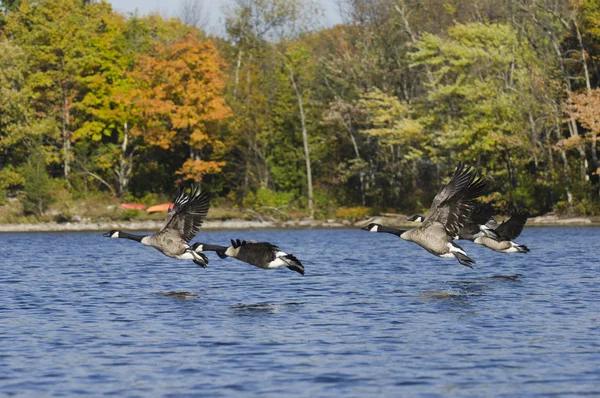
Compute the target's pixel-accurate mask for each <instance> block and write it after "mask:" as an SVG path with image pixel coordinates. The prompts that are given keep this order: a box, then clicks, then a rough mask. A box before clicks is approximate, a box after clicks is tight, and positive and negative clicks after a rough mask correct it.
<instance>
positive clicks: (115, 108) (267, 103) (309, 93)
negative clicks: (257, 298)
mask: <svg viewBox="0 0 600 398" xmlns="http://www.w3.org/2000/svg"><path fill="white" fill-rule="evenodd" d="M0 10H1V11H0V206H1V205H10V206H13V207H14V206H17V205H16V203H19V206H20V207H19V211H20V212H22V213H23V214H24V215H29V216H31V217H36V218H41V217H43V216H44V214H45V213H46V212H47V210H48V208H49V207H50V206H56V205H57V204H58V205H62V206H67V207H68V206H69V204H72V203H74V202H75V201H77V200H85V199H90V198H95V199H96V200H99V201H101V200H104V199H102V198H115V200H118V201H120V202H130V203H133V202H136V203H138V202H139V203H144V204H146V205H151V204H155V203H157V202H160V201H161V200H168V199H169V198H171V197H172V196H173V193H174V192H175V190H176V187H177V186H178V185H179V184H181V183H185V182H190V181H192V180H194V181H199V182H201V183H202V186H203V187H207V188H209V189H210V190H211V191H212V192H213V194H214V198H213V205H214V206H215V207H219V206H223V207H230V208H237V209H248V211H251V212H252V213H253V214H254V213H255V214H268V215H269V216H271V217H284V216H285V217H290V216H291V215H293V216H296V217H307V218H327V217H342V218H343V217H361V216H364V215H367V214H377V213H379V212H385V211H388V212H389V211H392V212H404V213H412V212H422V211H423V210H424V209H425V210H426V209H427V208H428V207H429V204H430V203H431V200H432V198H433V196H434V195H435V193H436V192H437V189H438V188H439V186H440V185H441V184H443V183H445V182H447V180H448V177H449V176H450V175H451V174H452V171H453V170H454V168H455V167H456V165H457V164H458V163H459V162H465V163H467V164H470V165H473V166H475V167H476V168H477V169H478V170H480V171H481V173H482V174H483V175H484V176H485V177H486V178H487V180H488V185H489V189H488V192H487V194H486V195H485V196H484V198H483V200H484V202H486V203H489V204H490V205H492V206H494V207H495V208H496V209H497V210H498V211H503V212H509V211H510V210H511V209H513V208H522V209H526V210H527V211H528V212H529V213H530V214H543V213H546V212H550V211H555V212H557V213H559V214H579V215H600V164H599V160H598V138H599V135H600V112H599V109H600V0H344V1H342V2H341V3H340V11H341V12H342V16H343V21H344V22H343V23H342V24H339V25H336V26H333V27H329V28H323V27H322V24H319V23H318V20H319V17H318V16H319V15H321V10H320V9H319V5H318V3H310V2H307V1H302V0H234V1H233V2H232V4H231V7H229V8H228V9H227V11H226V22H225V29H224V32H226V33H225V34H224V35H221V36H214V35H209V34H207V33H206V32H205V31H204V30H203V29H202V28H200V27H198V24H197V23H196V21H194V18H192V17H193V16H194V15H193V13H190V14H188V15H184V17H183V18H166V17H162V16H160V15H148V16H140V15H137V14H129V15H122V14H120V13H118V12H115V11H114V10H113V9H112V7H111V5H110V4H108V3H106V2H104V1H85V0H37V1H35V0H1V1H0ZM186 16H187V17H189V18H185V17H186Z"/></svg>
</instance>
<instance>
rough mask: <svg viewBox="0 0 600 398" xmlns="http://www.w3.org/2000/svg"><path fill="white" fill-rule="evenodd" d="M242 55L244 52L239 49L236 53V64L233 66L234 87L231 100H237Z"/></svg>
mask: <svg viewBox="0 0 600 398" xmlns="http://www.w3.org/2000/svg"><path fill="white" fill-rule="evenodd" d="M243 53H244V50H242V49H240V51H239V52H238V57H237V62H236V65H235V85H234V87H233V99H236V98H237V92H238V83H239V82H240V68H241V66H242V54H243Z"/></svg>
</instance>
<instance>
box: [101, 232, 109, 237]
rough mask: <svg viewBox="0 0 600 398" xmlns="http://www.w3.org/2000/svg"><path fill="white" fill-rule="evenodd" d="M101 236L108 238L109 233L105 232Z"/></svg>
mask: <svg viewBox="0 0 600 398" xmlns="http://www.w3.org/2000/svg"><path fill="white" fill-rule="evenodd" d="M102 236H106V237H107V238H110V232H105V233H103V234H102Z"/></svg>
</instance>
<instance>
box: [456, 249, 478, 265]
mask: <svg viewBox="0 0 600 398" xmlns="http://www.w3.org/2000/svg"><path fill="white" fill-rule="evenodd" d="M454 257H456V259H457V260H458V262H459V263H461V264H462V265H464V266H466V267H469V268H471V269H472V268H473V264H475V260H473V259H472V258H471V257H469V256H467V255H466V254H462V253H459V252H454Z"/></svg>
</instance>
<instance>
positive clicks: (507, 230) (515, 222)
mask: <svg viewBox="0 0 600 398" xmlns="http://www.w3.org/2000/svg"><path fill="white" fill-rule="evenodd" d="M526 222H527V214H525V213H524V212H523V211H521V210H518V211H517V212H516V213H514V214H513V215H512V216H511V217H510V218H509V219H508V220H506V221H504V222H503V223H502V224H500V225H499V226H498V228H496V229H495V230H494V231H495V232H496V233H497V234H498V236H499V237H500V238H501V239H503V240H513V239H515V238H517V237H518V236H519V235H520V234H521V232H522V231H523V226H524V225H525V223H526Z"/></svg>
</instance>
